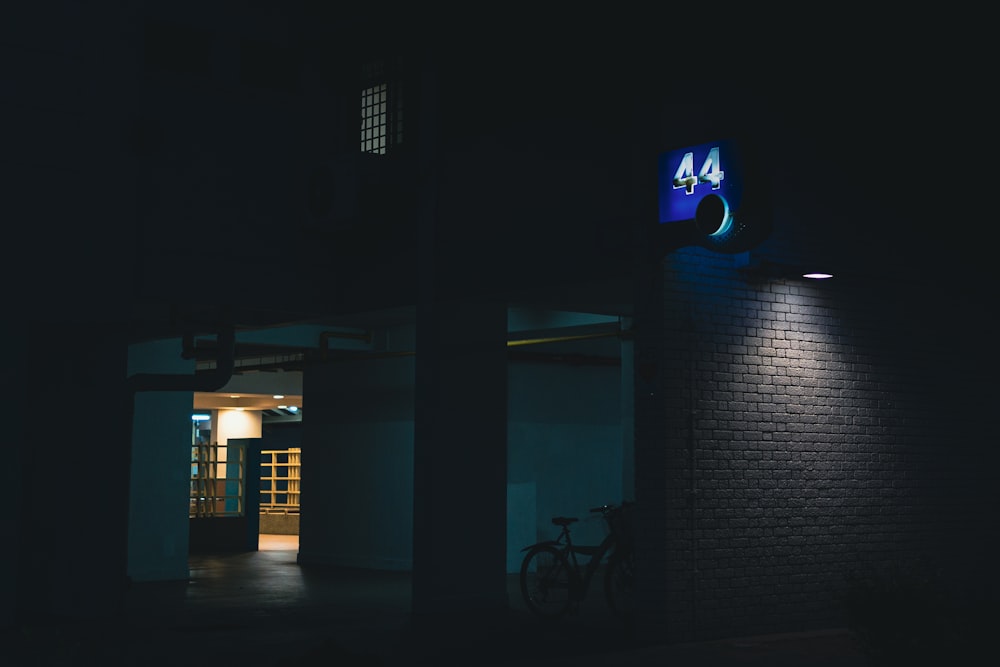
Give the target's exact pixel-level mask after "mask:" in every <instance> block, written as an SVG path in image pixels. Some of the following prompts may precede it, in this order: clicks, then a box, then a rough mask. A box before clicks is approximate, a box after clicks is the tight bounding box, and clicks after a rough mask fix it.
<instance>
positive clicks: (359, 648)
mask: <svg viewBox="0 0 1000 667" xmlns="http://www.w3.org/2000/svg"><path fill="white" fill-rule="evenodd" d="M509 585H510V586H511V587H512V588H511V600H512V608H511V610H510V611H509V613H506V614H503V615H501V616H499V617H496V618H489V619H485V618H482V617H478V616H469V615H463V616H459V617H457V618H453V619H448V620H445V619H435V620H421V621H419V622H417V621H414V620H413V619H412V617H411V614H410V612H409V604H410V578H409V574H408V573H399V572H395V573H394V572H380V573H371V572H357V571H349V570H335V571H331V570H330V569H328V568H323V569H320V570H315V569H312V568H304V567H301V566H299V565H298V564H297V563H296V561H295V551H293V550H287V551H286V550H277V551H260V552H256V553H251V554H234V555H228V556H219V557H193V558H192V559H191V578H190V581H188V582H175V583H152V584H138V585H135V586H134V587H133V589H132V591H131V592H130V594H129V602H128V614H127V616H126V618H123V619H121V621H120V622H116V623H104V624H100V625H96V624H86V623H80V622H70V623H60V622H57V621H53V620H51V619H49V620H37V619H36V620H35V621H34V622H26V623H22V624H21V625H19V626H18V627H16V628H10V629H7V630H4V636H3V637H2V638H0V639H2V640H3V645H4V646H5V647H6V649H5V650H4V652H3V653H0V664H2V665H4V666H5V667H6V666H7V665H9V666H10V667H20V666H22V665H23V666H29V665H32V666H34V665H38V666H42V665H44V666H46V667H47V666H49V665H102V666H108V667H112V666H118V665H122V666H126V665H127V666H133V665H134V666H137V667H148V666H149V665H160V664H162V665H184V666H187V665H212V666H213V667H226V666H228V665H234V666H237V665H238V666H240V667H256V666H261V667H264V666H267V667H293V666H294V667H312V666H314V665H324V666H330V667H364V666H367V667H408V666H410V665H434V666H435V667H443V666H445V665H456V666H461V667H477V666H482V667H487V666H493V667H514V666H515V665H523V666H531V665H535V666H541V665H543V664H544V665H547V666H549V667H560V666H566V667H569V666H570V665H573V666H575V667H591V666H593V667H596V666H598V665H601V666H609V665H614V666H616V667H629V666H639V665H641V666H643V667H647V666H654V665H655V666H658V665H671V666H674V665H697V666H698V667H717V666H722V665H760V666H765V665H766V666H768V667H783V666H790V665H809V666H810V667H852V666H860V665H867V664H868V662H867V661H866V660H865V658H864V655H863V653H862V652H861V650H860V648H859V646H858V645H857V643H856V642H855V641H854V639H853V637H852V636H851V635H850V634H849V633H848V632H846V631H844V630H838V629H833V630H829V631H822V632H814V633H805V634H793V635H778V636H767V637H749V638H738V639H730V640H722V641H714V642H700V643H693V644H680V645H677V644H675V645H672V646H649V645H642V646H641V645H638V644H637V643H636V642H635V641H632V640H630V639H629V637H628V635H627V634H626V633H625V632H624V628H623V627H622V626H621V625H620V624H616V622H615V621H614V620H612V619H611V617H610V616H609V615H608V614H607V613H606V612H605V611H603V610H602V609H601V608H600V606H599V605H596V604H595V606H593V607H586V606H585V608H584V610H583V611H582V612H581V613H580V614H579V615H578V616H574V617H569V618H566V619H563V620H562V621H560V622H559V623H558V624H555V625H547V624H541V623H539V622H538V621H537V620H536V619H534V618H533V617H531V616H530V615H529V614H528V613H527V612H526V611H525V610H524V609H523V608H521V607H520V606H519V604H518V603H516V602H514V601H516V600H517V593H516V591H517V589H516V578H515V577H511V580H510V584H509Z"/></svg>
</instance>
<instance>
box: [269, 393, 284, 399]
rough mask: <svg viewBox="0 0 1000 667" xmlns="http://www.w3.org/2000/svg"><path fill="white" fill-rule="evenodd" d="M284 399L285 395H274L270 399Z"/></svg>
mask: <svg viewBox="0 0 1000 667" xmlns="http://www.w3.org/2000/svg"><path fill="white" fill-rule="evenodd" d="M284 397H285V395H284V394H275V395H274V396H272V397H271V398H274V399H282V398H284Z"/></svg>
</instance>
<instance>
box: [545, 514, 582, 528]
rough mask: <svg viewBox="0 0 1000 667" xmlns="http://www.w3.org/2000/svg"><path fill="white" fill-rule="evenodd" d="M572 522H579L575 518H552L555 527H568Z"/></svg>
mask: <svg viewBox="0 0 1000 667" xmlns="http://www.w3.org/2000/svg"><path fill="white" fill-rule="evenodd" d="M574 521H579V519H577V518H576V517H575V516H555V517H552V523H554V524H555V525H557V526H568V525H569V524H571V523H573V522H574Z"/></svg>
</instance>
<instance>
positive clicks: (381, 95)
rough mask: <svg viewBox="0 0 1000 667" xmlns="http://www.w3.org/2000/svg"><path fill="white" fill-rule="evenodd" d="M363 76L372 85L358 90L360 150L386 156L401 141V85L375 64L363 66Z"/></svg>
mask: <svg viewBox="0 0 1000 667" xmlns="http://www.w3.org/2000/svg"><path fill="white" fill-rule="evenodd" d="M363 76H365V77H366V79H367V80H368V81H370V82H371V85H367V86H366V87H364V88H363V89H362V90H361V151H362V152H364V153H374V154H377V155H385V154H386V153H387V152H389V151H390V150H391V148H392V147H393V146H396V145H398V144H400V143H402V141H403V86H402V84H401V83H400V82H399V81H394V80H390V78H389V77H388V76H387V75H386V74H385V69H384V68H383V67H381V66H380V65H378V64H369V65H368V66H366V67H365V68H364V70H363Z"/></svg>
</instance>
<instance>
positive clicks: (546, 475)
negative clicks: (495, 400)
mask: <svg viewBox="0 0 1000 667" xmlns="http://www.w3.org/2000/svg"><path fill="white" fill-rule="evenodd" d="M620 374H621V373H620V368H619V367H618V366H610V367H608V366H583V365H581V366H575V365H568V364H564V363H542V362H538V363H530V362H514V363H511V364H510V366H509V380H508V382H509V389H510V397H509V399H508V405H509V411H510V418H509V422H508V425H507V439H508V440H507V446H508V452H507V456H508V472H507V481H508V508H509V513H508V517H507V522H508V535H509V536H510V539H514V538H515V537H516V538H518V540H517V541H516V542H514V543H513V544H508V545H507V559H508V560H507V568H508V571H510V572H515V571H517V569H518V568H519V567H520V559H521V556H522V555H523V554H521V553H520V548H521V547H523V546H526V545H527V544H530V543H532V542H536V541H538V540H543V539H552V538H554V537H556V536H557V535H558V528H557V527H555V526H553V525H552V523H551V519H552V517H554V516H575V517H578V518H579V519H580V522H579V523H577V524H574V525H573V526H572V531H573V536H574V539H575V540H577V541H578V542H579V543H580V544H597V543H598V542H600V540H601V539H603V537H604V535H605V526H604V524H603V522H602V520H601V519H600V518H599V516H598V515H596V514H594V515H592V514H590V512H589V511H588V510H589V509H590V508H592V507H597V506H599V505H603V504H606V503H618V502H620V501H621V500H622V496H623V492H622V469H623V468H622V466H623V460H622V437H621V428H622V425H621V403H620V397H621V387H620ZM532 510H533V511H532ZM525 540H527V541H525Z"/></svg>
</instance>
